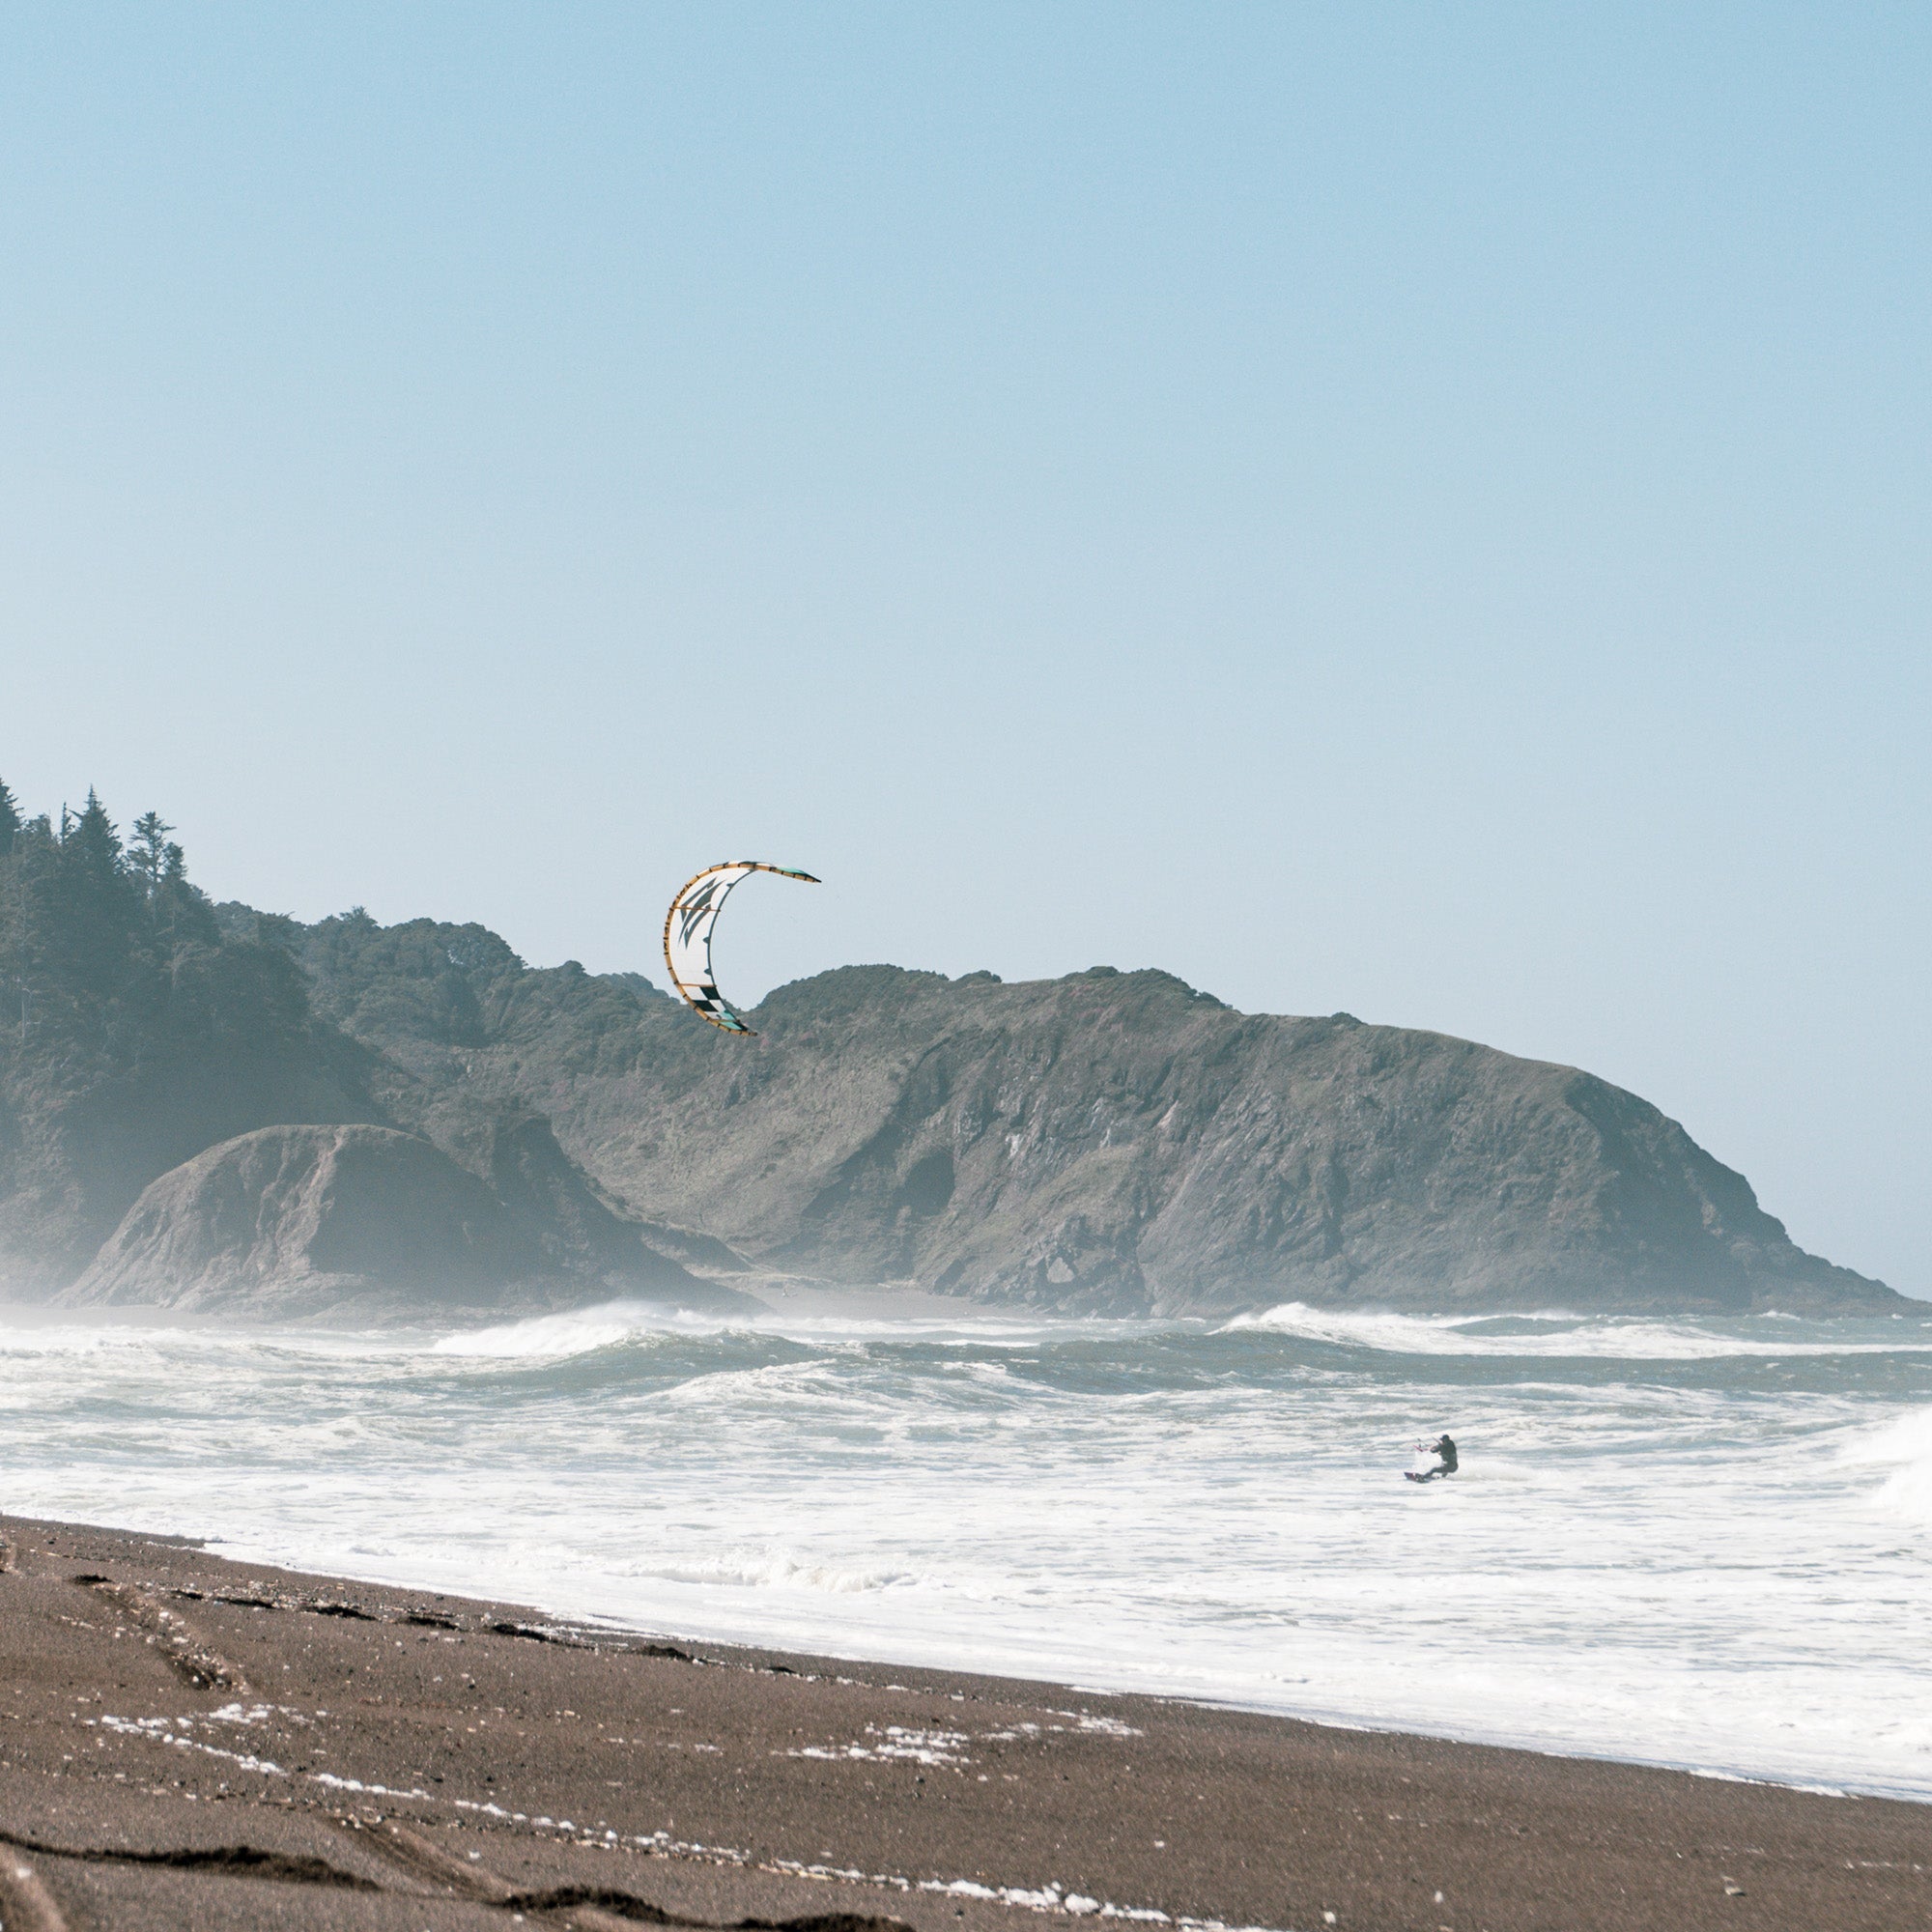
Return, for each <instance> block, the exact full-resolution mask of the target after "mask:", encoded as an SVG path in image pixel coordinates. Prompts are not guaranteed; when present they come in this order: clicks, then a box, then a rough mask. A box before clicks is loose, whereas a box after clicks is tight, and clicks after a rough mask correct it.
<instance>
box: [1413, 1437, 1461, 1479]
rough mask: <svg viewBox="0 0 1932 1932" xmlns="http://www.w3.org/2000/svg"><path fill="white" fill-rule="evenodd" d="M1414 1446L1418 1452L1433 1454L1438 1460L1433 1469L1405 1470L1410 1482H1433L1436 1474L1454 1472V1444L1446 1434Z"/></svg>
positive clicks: (1449, 1474) (1441, 1474) (1425, 1454)
mask: <svg viewBox="0 0 1932 1932" xmlns="http://www.w3.org/2000/svg"><path fill="white" fill-rule="evenodd" d="M1415 1447H1416V1450H1417V1452H1418V1453H1419V1454H1421V1455H1424V1456H1435V1457H1438V1458H1439V1459H1440V1460H1439V1461H1438V1462H1437V1463H1436V1464H1435V1467H1434V1468H1433V1469H1409V1470H1406V1471H1405V1473H1406V1476H1407V1477H1408V1480H1409V1481H1410V1482H1411V1483H1433V1482H1434V1481H1435V1479H1436V1477H1437V1476H1453V1475H1454V1474H1455V1473H1456V1445H1455V1443H1454V1442H1453V1441H1452V1440H1451V1439H1450V1438H1449V1437H1448V1436H1447V1435H1444V1436H1441V1437H1440V1438H1439V1439H1438V1440H1436V1441H1435V1442H1418V1443H1417V1444H1416V1445H1415Z"/></svg>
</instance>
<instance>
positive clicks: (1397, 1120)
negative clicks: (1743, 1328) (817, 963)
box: [300, 921, 1905, 1313]
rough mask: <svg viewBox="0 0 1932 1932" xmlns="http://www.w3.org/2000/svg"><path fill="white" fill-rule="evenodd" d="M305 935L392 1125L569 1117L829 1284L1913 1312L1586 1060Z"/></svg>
mask: <svg viewBox="0 0 1932 1932" xmlns="http://www.w3.org/2000/svg"><path fill="white" fill-rule="evenodd" d="M300 956H301V958H302V959H303V962H304V964H305V965H307V966H308V968H309V969H310V971H311V973H312V974H313V975H314V985H315V998H316V1004H317V1007H318V1009H319V1010H321V1011H323V1012H326V1013H327V1014H329V1015H330V1017H332V1018H333V1019H334V1020H335V1021H336V1023H337V1024H338V1025H341V1026H343V1027H344V1028H345V1029H346V1030H347V1031H348V1032H349V1033H350V1034H351V1035H352V1036H353V1037H355V1039H356V1040H357V1041H359V1042H360V1043H362V1044H363V1045H364V1046H366V1047H368V1048H370V1049H372V1050H374V1051H376V1052H377V1053H379V1055H380V1057H381V1060H382V1063H383V1064H384V1065H387V1066H391V1067H395V1068H401V1069H406V1070H407V1074H408V1087H407V1090H405V1089H404V1088H402V1087H398V1088H396V1089H394V1090H384V1099H385V1104H387V1105H388V1106H389V1108H390V1109H391V1111H392V1112H393V1113H394V1114H395V1115H396V1117H398V1118H404V1119H417V1118H419V1119H420V1120H421V1121H422V1122H423V1125H424V1130H425V1131H429V1132H438V1133H439V1135H440V1136H441V1129H440V1128H439V1127H438V1125H437V1122H438V1121H439V1120H444V1121H446V1120H447V1119H448V1118H449V1115H448V1110H449V1108H450V1107H451V1106H453V1105H454V1104H456V1101H455V1099H453V1098H452V1096H460V1097H461V1101H462V1104H464V1105H467V1106H482V1107H489V1108H496V1109H499V1110H500V1109H505V1108H513V1107H518V1106H523V1107H528V1108H532V1109H541V1110H542V1111H543V1112H544V1114H545V1115H546V1116H547V1118H548V1120H549V1122H550V1123H551V1124H552V1126H554V1130H555V1135H556V1139H557V1141H558V1143H559V1144H560V1146H561V1149H562V1151H563V1152H564V1153H565V1154H567V1155H568V1156H569V1157H570V1158H571V1159H572V1160H574V1161H575V1162H576V1163H577V1164H578V1165H579V1166H581V1167H582V1168H583V1169H584V1170H586V1171H587V1172H588V1174H589V1175H590V1176H591V1178H592V1179H593V1181H594V1182H595V1183H596V1184H597V1186H598V1187H599V1188H600V1189H601V1190H602V1191H603V1193H604V1194H606V1195H607V1196H608V1197H609V1198H610V1199H611V1200H612V1201H614V1202H616V1203H619V1204H621V1205H622V1206H623V1207H624V1208H625V1209H626V1211H628V1212H630V1213H632V1214H651V1215H655V1216H660V1217H663V1218H664V1219H666V1220H668V1221H671V1222H675V1223H679V1224H682V1225H685V1226H688V1227H693V1228H698V1229H702V1230H705V1231H706V1232H707V1233H709V1234H710V1235H712V1236H717V1237H720V1238H722V1239H723V1240H725V1241H726V1242H728V1243H729V1244H730V1245H731V1247H732V1248H734V1249H736V1250H739V1251H741V1252H742V1253H744V1254H746V1255H749V1256H751V1257H752V1258H753V1259H754V1260H755V1261H757V1262H759V1263H760V1264H765V1265H768V1266H773V1267H780V1268H786V1269H791V1270H795V1271H797V1272H799V1273H801V1274H809V1275H812V1276H817V1277H820V1278H825V1279H830V1280H835V1281H840V1282H877V1281H893V1280H903V1281H912V1282H917V1283H919V1284H921V1285H922V1286H924V1287H929V1288H939V1289H943V1290H947V1291H950V1292H952V1293H960V1294H966V1295H972V1296H977V1297H980V1298H993V1299H1009V1300H1020V1301H1024V1302H1028V1303H1031V1304H1035V1305H1038V1306H1043V1307H1055V1308H1063V1309H1069V1310H1071V1309H1085V1310H1107V1311H1116V1312H1123V1313H1124V1312H1137V1311H1150V1310H1151V1311H1160V1312H1181V1311H1200V1312H1210V1311H1224V1310H1232V1309H1238V1308H1250V1307H1256V1306H1262V1305H1266V1304H1269V1303H1273V1302H1277V1301H1283V1300H1289V1299H1298V1300H1303V1301H1308V1302H1312V1303H1316V1304H1322V1305H1338V1304H1341V1305H1355V1306H1383V1307H1397V1308H1414V1309H1451V1308H1545V1307H1554V1306H1567V1307H1573V1308H1584V1309H1596V1310H1630V1311H1644V1312H1659V1311H1670V1310H1682V1311H1692V1310H1703V1311H1724V1310H1739V1311H1741V1310H1747V1309H1761V1308H1767V1307H1776V1308H1782V1309H1787V1310H1791V1311H1793V1312H1797V1311H1802V1310H1807V1309H1816V1310H1826V1309H1852V1308H1890V1307H1898V1306H1903V1305H1905V1304H1904V1303H1903V1302H1902V1299H1901V1298H1900V1297H1898V1296H1895V1295H1893V1294H1892V1293H1891V1292H1890V1291H1889V1289H1887V1288H1885V1287H1883V1286H1882V1285H1881V1284H1878V1283H1875V1282H1871V1281H1867V1280H1865V1279H1864V1278H1862V1277H1861V1276H1859V1275H1856V1274H1853V1273H1851V1272H1850V1271H1849V1270H1846V1269H1843V1268H1836V1267H1833V1265H1832V1264H1830V1263H1828V1262H1824V1261H1821V1260H1819V1259H1818V1258H1817V1257H1815V1256H1811V1255H1807V1254H1805V1253H1804V1252H1803V1251H1802V1250H1801V1249H1799V1248H1798V1247H1796V1246H1795V1245H1794V1244H1793V1243H1792V1241H1791V1240H1790V1239H1789V1237H1788V1236H1786V1234H1785V1231H1784V1229H1783V1227H1782V1226H1781V1225H1780V1224H1779V1223H1778V1222H1777V1221H1776V1219H1774V1218H1773V1217H1772V1216H1771V1215H1769V1214H1767V1213H1766V1212H1764V1211H1763V1209H1762V1208H1759V1206H1758V1204H1757V1201H1756V1198H1755V1196H1754V1195H1753V1194H1752V1192H1751V1189H1750V1187H1749V1184H1748V1183H1747V1181H1746V1180H1745V1179H1744V1177H1743V1176H1741V1175H1739V1174H1737V1173H1736V1172H1734V1171H1733V1170H1732V1169H1730V1168H1727V1167H1725V1166H1724V1165H1723V1164H1722V1163H1721V1162H1720V1161H1719V1160H1717V1159H1715V1158H1714V1157H1713V1156H1712V1155H1710V1154H1709V1153H1707V1152H1706V1151H1704V1150H1703V1149H1701V1148H1700V1147H1698V1146H1697V1145H1696V1143H1695V1142H1693V1141H1692V1140H1691V1139H1690V1136H1689V1135H1688V1134H1687V1133H1686V1132H1685V1131H1684V1129H1683V1128H1682V1127H1681V1126H1679V1125H1678V1124H1677V1123H1676V1122H1673V1121H1671V1120H1669V1119H1667V1118H1666V1117H1665V1116H1664V1115H1663V1114H1662V1113H1661V1112H1660V1111H1659V1110H1658V1109H1657V1108H1655V1107H1653V1106H1651V1105H1650V1104H1649V1103H1648V1102H1646V1101H1644V1100H1641V1099H1639V1098H1638V1097H1637V1096H1636V1095H1634V1094H1629V1093H1626V1092H1624V1091H1622V1090H1621V1089H1618V1088H1615V1087H1612V1086H1610V1085H1608V1084H1607V1083H1606V1082H1604V1081H1602V1080H1598V1079H1596V1078H1594V1077H1593V1076H1591V1075H1589V1074H1587V1073H1583V1072H1580V1071H1578V1070H1577V1068H1575V1067H1566V1066H1559V1065H1549V1064H1548V1063H1544V1062H1539V1061H1528V1060H1521V1059H1518V1058H1517V1057H1515V1056H1513V1055H1510V1054H1506V1053H1502V1052H1499V1051H1497V1050H1496V1049H1494V1048H1492V1047H1485V1046H1480V1045H1477V1044H1475V1043H1474V1042H1472V1041H1468V1040H1460V1039H1453V1038H1450V1037H1446V1036H1443V1035H1440V1034H1432V1033H1422V1032H1414V1031H1410V1030H1407V1029H1403V1028H1397V1027H1378V1026H1365V1025H1363V1024H1361V1023H1360V1022H1359V1021H1357V1020H1355V1019H1353V1018H1351V1017H1350V1016H1349V1015H1347V1014H1335V1015H1332V1016H1329V1017H1327V1018H1293V1017H1279V1016H1270V1015H1253V1014H1243V1013H1238V1012H1235V1011H1233V1010H1232V1009H1229V1008H1227V1007H1225V1006H1223V1005H1222V1004H1221V1003H1220V1002H1219V1001H1218V1000H1215V999H1213V998H1211V997H1210V996H1208V995H1206V994H1202V993H1198V992H1196V991H1194V990H1193V989H1192V988H1190V987H1188V986H1186V985H1184V984H1183V983H1182V982H1181V981H1179V980H1176V979H1174V978H1173V977H1172V976H1170V975H1167V974H1163V973H1154V972H1142V973H1124V974H1123V973H1117V972H1114V971H1112V970H1111V969H1107V968H1099V969H1095V970H1094V971H1093V972H1090V973H1080V974H1074V975H1071V976H1070V977H1068V978H1066V979H1064V980H1050V981H1035V982H1030V983H1026V984H1018V985H1010V986H1009V985H1003V984H1002V983H1001V982H1000V981H999V980H996V979H994V978H993V977H992V976H991V975H989V974H977V975H972V976H969V977H968V978H966V979H963V980H949V979H946V978H944V977H942V976H940V975H937V974H929V973H910V972H905V971H902V970H900V969H898V968H896V967H889V966H872V967H849V968H845V969H842V970H840V971H838V972H835V973H827V974H821V975H819V976H818V977H816V978H815V979H811V980H803V981H800V982H798V983H796V984H794V985H790V986H786V987H782V988H781V989H780V990H779V991H777V992H775V993H774V994H772V995H771V997H770V998H769V999H768V1000H766V1002H765V1003H764V1004H763V1005H762V1006H761V1007H759V1008H758V1009H756V1011H755V1012H754V1013H753V1015H752V1018H753V1024H754V1025H756V1026H757V1027H758V1029H759V1035H758V1037H756V1038H752V1039H747V1038H737V1037H727V1036H725V1035H722V1034H720V1033H718V1032H716V1031H715V1030H714V1029H712V1028H709V1027H707V1026H705V1025H704V1024H703V1023H702V1022H701V1021H699V1020H697V1019H696V1017H695V1016H694V1015H692V1014H690V1013H688V1012H686V1011H684V1010H683V1009H681V1008H679V1007H677V1006H676V1005H674V1004H673V1003H672V1002H670V1001H668V1000H666V999H665V998H663V997H662V996H661V995H659V994H656V993H654V992H652V991H650V990H649V988H648V987H647V986H646V985H644V984H643V983H642V982H640V981H639V980H636V979H635V976H626V978H625V979H623V980H619V979H616V978H599V977H596V976H592V975H588V974H585V973H584V972H583V971H582V968H579V967H574V966H571V967H563V968H558V969H554V970H545V971H534V970H531V969H528V968H526V967H525V966H524V964H523V962H522V961H521V960H519V959H517V957H516V955H515V954H514V953H512V952H510V951H509V949H508V948H507V947H505V946H504V945H503V944H502V942H501V941H500V940H497V939H496V938H495V936H494V935H491V934H488V933H485V932H483V931H482V930H481V929H480V928H476V927H447V926H435V925H432V924H431V923H429V922H426V921H425V922H417V923H413V924H412V925H408V926H395V927H387V928H380V927H375V926H373V925H366V926H364V927H361V928H355V927H352V926H350V925H349V923H346V922H328V923H326V924H325V925H324V926H323V927H317V928H310V929H309V932H308V937H307V940H306V942H305V944H304V946H303V947H302V949H301V952H300ZM458 979H460V980H461V981H462V985H461V987H460V988H459V987H458V986H457V985H455V984H454V983H453V981H454V980H458ZM412 1108H413V1109H417V1110H420V1111H419V1113H418V1114H416V1115H412V1113H411V1110H412Z"/></svg>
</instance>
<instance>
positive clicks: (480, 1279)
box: [58, 1125, 738, 1318]
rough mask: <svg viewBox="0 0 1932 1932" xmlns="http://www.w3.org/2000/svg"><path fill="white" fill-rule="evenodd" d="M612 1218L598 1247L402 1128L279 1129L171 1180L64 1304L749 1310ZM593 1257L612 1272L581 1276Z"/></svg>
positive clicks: (328, 1309)
mask: <svg viewBox="0 0 1932 1932" xmlns="http://www.w3.org/2000/svg"><path fill="white" fill-rule="evenodd" d="M530 1138H531V1137H530V1136H528V1135H526V1141H528V1140H529V1139H530ZM536 1145H537V1147H538V1150H539V1153H540V1152H541V1142H540V1140H539V1141H538V1142H537V1143H536ZM557 1158H558V1160H559V1161H561V1155H560V1154H559V1155H558V1156H557ZM564 1165H565V1167H566V1169H567V1163H565V1164H564ZM527 1192H528V1190H526V1197H527ZM608 1218H609V1220H610V1224H611V1225H610V1226H609V1227H598V1228H596V1229H594V1231H593V1232H592V1233H591V1234H590V1235H588V1236H586V1235H585V1233H584V1231H583V1230H582V1228H581V1227H580V1228H576V1229H573V1228H571V1227H570V1226H568V1225H567V1224H564V1223H561V1222H560V1221H559V1220H558V1218H557V1217H556V1216H555V1215H554V1214H549V1213H546V1212H544V1211H543V1203H542V1199H541V1196H538V1197H537V1198H536V1199H535V1200H534V1201H532V1200H531V1199H529V1198H523V1199H517V1200H512V1201H508V1202H506V1201H505V1200H503V1199H501V1198H499V1197H498V1195H497V1193H495V1192H493V1191H492V1189H491V1188H490V1187H489V1186H488V1185H487V1184H486V1183H485V1182H484V1181H483V1180H481V1179H478V1178H477V1177H476V1176H475V1175H473V1174H470V1173H469V1172H467V1171H466V1170H465V1169H463V1168H462V1167H459V1166H458V1165H457V1164H456V1162H454V1161H453V1160H451V1159H450V1158H449V1156H448V1155H446V1154H444V1153H443V1152H441V1151H440V1150H438V1149H437V1148H435V1147H433V1146H432V1145H431V1144H430V1143H429V1142H428V1141H426V1140H423V1139H421V1138H419V1137H418V1136H416V1135H414V1134H409V1133H403V1132H399V1131H397V1130H395V1129H393V1128H389V1127H380V1126H369V1125H349V1126H304V1125H297V1126H277V1127H266V1128H262V1129H259V1130H257V1131H256V1132H253V1133H248V1134H243V1135H241V1136H240V1137H238V1138H237V1139H234V1140H229V1141H224V1142H222V1143H221V1144H220V1145H219V1146H216V1147H213V1148H210V1149H208V1150H206V1151H204V1152H202V1153H200V1154H197V1155H196V1156H195V1157H194V1158H193V1159H192V1160H190V1161H187V1162H185V1163H184V1164H183V1165H182V1166H180V1167H177V1168H175V1169H173V1170H171V1171H170V1172H169V1173H167V1174H164V1175H163V1176H161V1178H160V1179H158V1180H156V1181H155V1182H154V1183H153V1184H152V1185H151V1186H149V1187H148V1188H147V1189H146V1191H145V1192H144V1193H143V1194H142V1195H141V1197H140V1199H139V1200H138V1201H137V1202H135V1204H134V1206H133V1207H132V1208H130V1209H129V1210H128V1214H127V1216H126V1217H125V1218H124V1220H123V1221H122V1223H121V1225H120V1227H119V1228H117V1229H116V1230H115V1232H114V1233H113V1235H112V1236H109V1238H108V1240H107V1241H106V1243H105V1244H104V1245H103V1246H102V1248H101V1250H100V1252H99V1255H98V1256H97V1257H96V1258H95V1261H94V1263H93V1264H92V1265H91V1266H90V1267H89V1268H88V1269H87V1270H86V1272H85V1273H83V1274H82V1275H81V1276H80V1277H79V1279H78V1280H76V1281H74V1282H73V1283H71V1285H70V1286H69V1287H68V1288H67V1289H66V1290H65V1291H64V1292H63V1293H61V1294H60V1296H59V1297H58V1299H59V1301H60V1302H61V1303H62V1304H63V1305H65V1306H70V1307H100V1306H114V1307H127V1306H148V1307H163V1308H172V1309H177V1310H182V1311H200V1312H208V1311H212V1310H221V1311H225V1312H231V1313H240V1314H243V1315H247V1316H252V1317H260V1318H269V1317H288V1316H314V1315H318V1314H323V1313H339V1312H348V1311H355V1312H364V1313H408V1312H415V1311H427V1310H450V1309H478V1308H511V1307H528V1306H531V1305H533V1304H534V1305H550V1306H554V1305H559V1304H562V1303H567V1302H570V1301H582V1300H586V1299H591V1298H600V1299H601V1298H607V1297H608V1296H610V1295H611V1293H639V1294H647V1295H650V1296H652V1297H653V1298H660V1299H667V1300H672V1301H681V1302H684V1303H685V1304H687V1305H695V1306H708V1305H715V1304H717V1303H718V1302H719V1301H720V1299H721V1296H722V1298H724V1299H726V1300H731V1301H735V1300H737V1299H738V1297H736V1296H731V1295H729V1294H728V1293H726V1292H721V1291H718V1290H715V1289H712V1288H711V1287H710V1286H709V1285H708V1284H705V1283H702V1282H699V1281H697V1280H696V1278H694V1277H693V1276H691V1275H689V1274H687V1273H686V1272H685V1270H684V1269H682V1268H681V1267H679V1266H677V1264H675V1263H672V1262H669V1261H667V1260H665V1259H663V1258H662V1257H660V1256H657V1255H655V1254H653V1253H651V1252H650V1251H648V1250H646V1249H644V1248H642V1247H641V1246H640V1245H639V1244H638V1243H636V1242H635V1241H634V1242H633V1243H631V1245H630V1247H629V1248H628V1249H625V1248H623V1247H622V1245H621V1244H620V1243H619V1242H618V1241H617V1240H616V1239H615V1237H614V1231H615V1230H617V1229H619V1228H621V1225H622V1224H621V1223H619V1222H617V1221H616V1219H615V1217H614V1216H610V1217H608ZM573 1237H575V1238H574V1240H573ZM586 1244H588V1245H592V1246H595V1247H596V1259H597V1260H598V1261H599V1262H601V1263H603V1264H605V1265H603V1266H601V1267H587V1266H584V1265H582V1252H583V1249H584V1247H585V1245H586ZM599 1244H601V1245H599Z"/></svg>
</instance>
